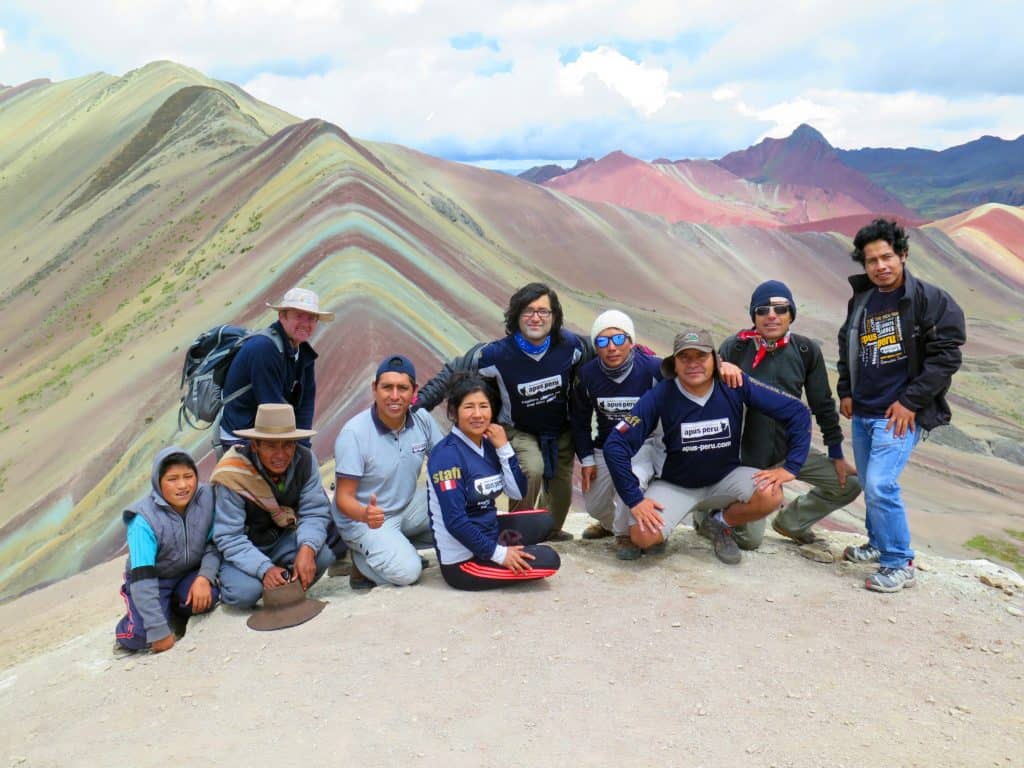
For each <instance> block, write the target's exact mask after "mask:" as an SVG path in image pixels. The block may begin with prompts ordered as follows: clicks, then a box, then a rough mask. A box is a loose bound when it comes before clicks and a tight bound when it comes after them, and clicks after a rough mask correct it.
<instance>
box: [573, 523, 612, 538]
mask: <svg viewBox="0 0 1024 768" xmlns="http://www.w3.org/2000/svg"><path fill="white" fill-rule="evenodd" d="M611 535H612V532H611V531H609V530H608V529H607V528H605V527H604V526H603V525H601V524H600V523H591V524H590V525H588V526H587V527H586V528H584V529H583V533H581V534H580V538H581V539H603V538H605V537H606V536H611Z"/></svg>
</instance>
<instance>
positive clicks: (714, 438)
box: [604, 329, 811, 565]
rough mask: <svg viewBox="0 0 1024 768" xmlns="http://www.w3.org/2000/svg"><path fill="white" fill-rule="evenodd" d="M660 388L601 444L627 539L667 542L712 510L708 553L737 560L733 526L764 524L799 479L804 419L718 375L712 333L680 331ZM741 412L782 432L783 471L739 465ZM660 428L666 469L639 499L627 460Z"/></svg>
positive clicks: (752, 385) (788, 405)
mask: <svg viewBox="0 0 1024 768" xmlns="http://www.w3.org/2000/svg"><path fill="white" fill-rule="evenodd" d="M661 374H662V376H663V377H664V381H662V382H661V383H660V384H658V385H657V386H656V387H654V389H652V390H650V391H649V392H648V393H647V394H645V395H643V396H642V397H641V398H640V400H639V402H638V403H637V404H636V407H634V408H633V412H632V413H631V414H630V415H629V416H627V417H626V418H624V419H623V420H622V421H621V422H619V424H618V426H616V427H615V429H614V430H613V431H612V433H611V434H610V435H609V437H608V439H607V440H606V441H605V444H604V457H605V462H606V463H607V465H608V470H609V472H611V476H612V480H613V481H614V482H615V488H616V490H617V491H618V492H619V496H620V497H621V498H622V500H623V501H624V502H625V503H626V504H627V505H629V508H630V521H629V523H630V525H629V535H630V538H631V539H632V540H633V543H634V544H636V545H637V546H638V547H640V548H641V549H647V548H649V547H653V546H657V545H659V544H661V543H662V542H663V541H665V540H666V539H667V538H668V537H669V535H670V534H671V533H672V531H673V529H674V528H675V527H676V526H678V525H679V524H680V523H681V522H682V520H683V518H684V517H686V515H687V514H688V513H690V512H691V511H692V510H693V509H694V508H697V507H700V508H702V509H708V510H715V511H714V512H712V514H711V515H709V517H708V518H707V521H706V522H705V525H706V526H707V527H708V529H709V533H710V534H711V540H712V542H713V544H714V549H715V555H716V556H717V557H718V559H719V560H721V561H722V562H723V563H727V564H729V565H736V564H737V563H739V562H740V550H739V547H738V546H737V544H736V542H735V540H734V539H733V536H732V528H733V526H737V525H746V524H748V523H752V522H754V521H755V520H761V519H762V518H764V517H767V516H768V515H770V514H771V513H772V512H773V511H775V510H776V509H778V508H779V505H780V504H781V503H782V485H783V483H788V482H789V481H791V480H793V479H794V478H795V477H796V476H797V474H799V472H800V468H801V467H802V466H803V463H804V461H805V460H806V459H807V452H808V450H809V449H810V445H811V435H810V429H811V417H810V412H809V411H808V410H807V406H805V405H804V404H803V403H802V402H800V401H799V400H797V399H796V398H794V397H790V396H789V395H785V394H783V393H781V392H779V391H777V390H775V389H772V388H770V387H767V386H765V385H764V384H761V383H760V382H758V381H757V380H756V379H751V378H749V377H748V376H747V375H746V374H744V375H743V383H742V384H741V385H740V386H739V387H737V388H736V389H731V388H729V387H727V386H725V385H724V384H723V383H722V382H721V380H720V378H719V376H718V357H717V356H716V354H715V346H714V344H713V343H712V340H711V334H710V333H709V332H708V331H706V330H697V329H693V330H687V331H684V332H683V333H680V334H679V335H677V336H676V338H675V342H674V344H673V346H672V355H670V356H668V357H666V358H665V359H664V360H663V361H662V368H661ZM744 407H752V408H757V409H758V410H761V411H764V412H765V413H768V414H769V415H771V416H774V417H775V418H777V419H779V420H780V421H782V422H783V423H784V424H785V426H786V439H787V445H788V450H787V453H786V458H785V461H784V462H783V463H782V466H780V467H775V468H772V469H755V468H753V467H745V466H742V465H741V464H740V441H741V437H742V435H741V430H742V427H743V410H744ZM659 423H660V424H661V427H662V430H663V432H664V435H665V437H664V442H665V452H666V457H665V464H664V466H663V467H662V471H661V477H660V478H659V479H658V480H655V481H654V482H652V483H651V485H650V487H648V489H647V492H646V495H645V494H644V492H643V491H642V490H641V488H640V483H639V481H638V480H637V478H636V476H635V475H634V474H633V471H632V467H631V466H630V459H631V458H632V457H633V455H634V454H636V452H637V451H639V450H640V448H641V446H642V445H643V444H644V441H645V440H646V439H647V438H648V436H649V435H650V434H651V433H652V432H653V431H654V430H655V428H656V427H657V426H658V424H659Z"/></svg>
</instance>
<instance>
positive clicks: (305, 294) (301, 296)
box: [267, 288, 334, 323]
mask: <svg viewBox="0 0 1024 768" xmlns="http://www.w3.org/2000/svg"><path fill="white" fill-rule="evenodd" d="M267 306H268V307H270V308H271V309H276V310H277V311H278V312H280V311H281V310H284V309H297V310H299V311H300V312H309V314H311V315H316V316H317V317H318V318H320V319H321V320H323V321H324V322H325V323H326V322H329V321H331V320H333V319H334V313H333V312H321V311H320V297H319V296H317V295H316V294H315V293H313V291H310V290H307V289H305V288H292V289H291V290H290V291H288V293H286V294H285V295H284V299H282V300H281V303H280V304H271V303H270V302H269V301H268V302H267Z"/></svg>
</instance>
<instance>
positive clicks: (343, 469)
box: [334, 406, 444, 515]
mask: <svg viewBox="0 0 1024 768" xmlns="http://www.w3.org/2000/svg"><path fill="white" fill-rule="evenodd" d="M443 437H444V435H442V434H441V430H440V428H439V427H438V426H437V422H436V421H434V417H433V416H431V415H430V413H429V412H427V411H425V410H419V411H415V412H413V413H410V414H409V415H408V417H407V418H406V420H405V426H404V427H403V428H402V429H401V430H399V431H398V432H393V431H392V430H391V429H389V428H388V427H387V426H386V425H385V424H384V423H383V422H382V421H381V420H380V419H379V418H377V410H376V406H370V407H369V408H368V409H366V410H365V411H363V412H362V413H360V414H358V415H356V416H353V417H352V418H351V419H349V421H348V422H347V423H346V424H345V426H344V427H342V428H341V432H340V433H339V434H338V439H337V440H335V441H334V465H335V466H334V472H335V474H336V475H337V476H338V477H347V478H352V479H356V480H358V481H359V486H358V488H357V489H356V499H358V500H359V503H360V504H364V505H365V504H369V503H370V494H371V493H375V494H377V505H378V506H379V507H381V508H382V509H383V510H384V514H385V515H396V514H398V513H400V512H402V511H403V510H404V509H405V508H406V507H407V506H409V502H410V501H412V497H413V494H414V493H415V492H416V488H417V480H418V479H419V476H420V468H421V467H422V466H423V462H424V461H425V460H426V458H427V457H428V456H429V455H430V449H431V448H433V447H434V446H435V445H437V444H438V443H439V442H441V439H442V438H443Z"/></svg>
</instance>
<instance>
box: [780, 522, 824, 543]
mask: <svg viewBox="0 0 1024 768" xmlns="http://www.w3.org/2000/svg"><path fill="white" fill-rule="evenodd" d="M772 530H773V531H775V532H776V533H777V534H779V536H784V537H786V538H787V539H789V540H791V541H795V542H796V543H797V544H823V543H824V542H825V539H823V538H822V537H821V536H818V535H817V534H816V533H814V532H813V531H812V530H811V529H810V528H808V529H807V530H805V531H790V530H789V529H787V528H783V527H782V526H781V525H779V518H777V517H776V518H775V519H774V520H772Z"/></svg>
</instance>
